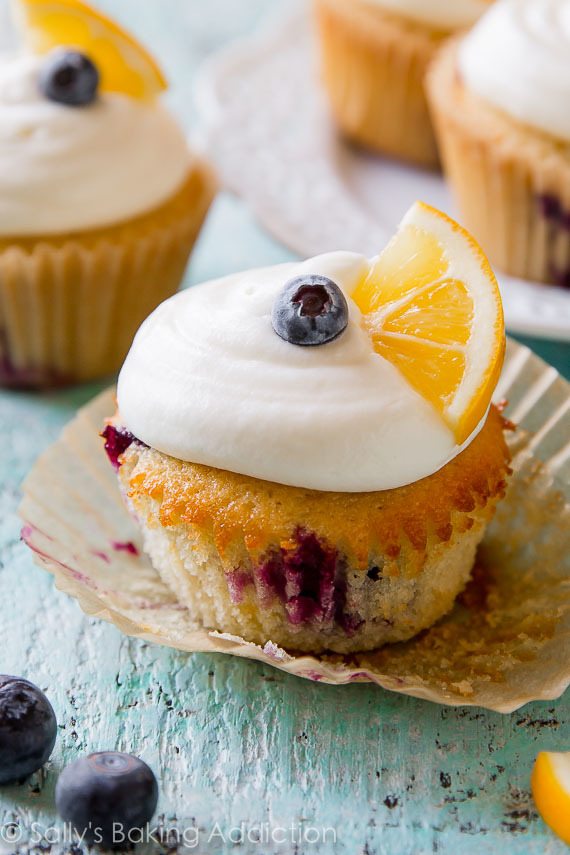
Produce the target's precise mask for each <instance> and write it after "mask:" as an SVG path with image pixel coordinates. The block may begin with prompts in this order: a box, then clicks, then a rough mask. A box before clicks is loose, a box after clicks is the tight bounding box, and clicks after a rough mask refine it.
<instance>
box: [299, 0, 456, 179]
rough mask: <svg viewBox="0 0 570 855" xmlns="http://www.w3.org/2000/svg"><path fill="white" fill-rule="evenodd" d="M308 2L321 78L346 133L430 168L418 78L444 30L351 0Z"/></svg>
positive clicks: (433, 154)
mask: <svg viewBox="0 0 570 855" xmlns="http://www.w3.org/2000/svg"><path fill="white" fill-rule="evenodd" d="M315 8H316V13H317V24H318V29H319V33H320V40H321V54H322V70H323V79H324V83H325V86H326V89H327V90H328V94H329V100H330V102H331V107H332V110H333V113H334V115H335V117H336V120H337V122H338V124H339V126H340V127H341V129H342V130H343V132H344V133H345V134H346V136H347V137H348V138H349V139H352V140H353V141H355V142H357V143H360V144H362V145H364V146H366V147H369V148H372V149H374V150H377V151H380V152H383V153H386V154H389V155H393V156H395V157H399V158H403V159H405V160H409V161H412V162H413V163H418V164H420V165H423V166H428V167H437V166H438V164H439V157H438V152H437V144H436V141H435V136H434V132H433V129H432V125H431V119H430V116H429V110H428V106H427V102H426V97H425V93H424V77H425V73H426V70H427V67H428V64H429V62H430V61H431V60H432V58H433V56H434V55H435V53H436V51H437V49H438V47H439V45H440V44H441V42H442V40H443V38H444V35H443V34H442V33H441V32H436V31H431V30H429V29H428V28H427V27H422V26H421V25H419V24H412V23H409V22H407V21H406V20H405V19H403V18H399V17H397V16H394V15H390V14H385V13H384V12H383V11H382V10H381V9H380V7H379V6H378V7H371V6H367V5H365V4H359V3H355V2H351V0H349V2H347V0H316V2H315Z"/></svg>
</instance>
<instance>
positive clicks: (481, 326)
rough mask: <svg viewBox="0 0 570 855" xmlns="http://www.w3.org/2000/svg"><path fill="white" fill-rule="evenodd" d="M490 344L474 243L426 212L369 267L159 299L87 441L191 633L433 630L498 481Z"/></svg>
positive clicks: (495, 329)
mask: <svg viewBox="0 0 570 855" xmlns="http://www.w3.org/2000/svg"><path fill="white" fill-rule="evenodd" d="M462 277H463V278H462ZM475 321H476V325H475V326H474V323H475ZM503 349H504V328H503V321H502V312H501V305H500V298H499V295H498V288H497V284H496V282H495V280H494V277H493V275H492V273H491V271H490V270H489V268H488V265H487V264H486V261H485V259H484V257H483V256H482V254H481V252H480V250H479V249H478V247H476V246H475V245H474V244H473V243H472V242H471V240H470V238H469V236H467V235H465V234H464V233H462V232H461V230H460V229H459V227H458V226H456V225H455V224H454V223H452V222H451V221H449V220H447V219H446V218H445V217H443V215H441V214H439V213H438V212H435V211H433V210H432V209H429V208H427V207H425V206H421V205H417V206H415V207H414V208H413V209H412V210H411V212H410V214H409V215H408V216H407V218H406V219H405V221H404V224H403V226H402V229H401V231H400V233H399V234H398V235H397V237H396V239H395V240H394V242H393V243H392V244H390V245H389V247H388V249H387V250H386V251H385V252H384V253H383V255H382V256H380V258H379V259H375V260H373V261H372V262H369V261H368V260H367V259H365V258H363V257H362V256H359V255H355V254H352V253H332V254H330V255H325V256H319V257H317V258H314V259H310V260H309V261H307V262H305V263H303V264H292V265H284V266H278V267H274V268H269V269H262V270H254V271H247V272H245V273H242V274H237V275H234V276H231V277H226V278H224V279H221V280H217V281H214V282H210V283H206V284H204V285H201V286H197V287H195V288H192V289H190V290H189V291H186V292H183V293H182V294H179V295H177V296H176V297H174V298H172V299H170V300H168V301H166V302H165V303H163V304H162V306H160V307H159V308H158V309H157V310H156V311H155V312H154V313H153V314H152V315H151V316H150V317H149V318H148V319H147V320H146V321H145V323H144V324H143V326H142V327H141V329H140V331H139V332H138V334H137V336H136V338H135V341H134V343H133V347H132V348H131V351H130V353H129V356H128V357H127V360H126V362H125V365H124V367H123V369H122V372H121V375H120V378H119V386H118V406H119V412H118V414H117V416H116V418H115V419H114V420H113V422H112V423H111V424H110V425H108V426H107V427H106V429H105V431H104V434H103V435H104V437H105V440H106V449H107V452H108V454H109V457H110V458H111V461H112V462H113V464H114V465H115V466H116V467H117V468H118V474H119V481H120V484H121V488H122V491H123V494H124V495H125V497H126V499H127V502H128V504H129V506H130V508H131V510H133V511H134V514H135V517H136V519H137V521H138V522H139V524H140V526H141V529H142V533H143V537H144V544H145V549H146V550H147V552H148V554H149V555H150V557H151V559H152V562H153V564H154V566H155V567H156V569H157V570H158V571H159V573H160V574H161V576H162V577H163V579H164V581H165V582H166V583H167V584H168V585H169V586H170V587H171V588H172V589H173V590H174V592H175V593H176V596H177V598H178V600H179V601H180V602H182V603H183V604H185V605H187V606H188V608H189V609H190V612H191V614H192V615H193V616H194V617H195V618H198V619H199V620H201V621H202V623H203V624H204V625H205V626H206V627H209V628H212V629H218V630H220V631H224V632H230V633H236V634H239V635H241V636H242V637H244V638H245V639H246V640H248V641H254V642H257V643H262V644H263V643H265V642H266V641H268V640H271V641H273V642H275V643H277V644H280V645H284V646H287V647H292V648H296V649H300V650H307V651H312V652H319V651H322V650H326V649H330V650H335V651H338V652H350V651H358V650H369V649H372V648H375V647H377V646H379V645H381V644H383V643H386V642H393V641H399V640H403V639H406V638H410V637H411V636H412V635H414V634H415V633H417V632H418V631H419V630H421V629H423V628H425V627H426V626H429V625H431V624H432V623H433V622H434V621H435V620H437V619H438V618H439V617H441V616H442V615H443V614H445V613H446V612H447V611H448V610H449V609H450V608H451V606H452V605H453V602H454V599H455V597H456V596H457V594H458V593H459V591H460V590H461V589H462V588H463V587H464V586H465V584H466V582H467V580H468V578H469V575H470V573H471V569H472V567H473V562H474V557H475V550H476V547H477V544H478V543H479V541H480V540H481V538H482V537H483V534H484V531H485V528H486V525H487V523H488V521H489V520H490V518H491V516H492V514H493V512H494V509H495V506H496V504H497V502H498V501H499V499H500V498H501V497H502V496H503V494H504V489H505V479H506V477H507V474H508V452H507V449H506V446H505V443H504V439H503V423H502V419H501V417H500V416H499V414H498V413H497V411H496V410H489V403H490V398H491V394H492V392H493V389H494V385H495V383H496V380H497V377H498V373H499V371H500V367H501V364H502V357H503Z"/></svg>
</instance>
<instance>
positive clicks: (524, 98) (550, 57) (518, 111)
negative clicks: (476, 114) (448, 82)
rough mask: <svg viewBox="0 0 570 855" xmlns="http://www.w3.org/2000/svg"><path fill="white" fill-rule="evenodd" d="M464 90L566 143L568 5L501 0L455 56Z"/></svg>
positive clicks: (569, 122) (559, 0)
mask: <svg viewBox="0 0 570 855" xmlns="http://www.w3.org/2000/svg"><path fill="white" fill-rule="evenodd" d="M459 68H460V72H461V74H462V77H463V80H464V82H465V86H466V87H467V88H468V89H469V90H471V91H472V92H474V93H475V94H476V95H478V96H480V97H481V98H483V99H484V100H485V101H487V102H488V103H489V104H492V105H493V106H495V107H498V108H499V109H500V110H502V111H504V112H505V113H507V114H508V115H509V116H511V117H512V118H513V119H516V120H518V121H520V122H523V123H524V124H527V125H530V126H531V127H534V128H537V129H539V130H542V131H546V133H548V134H551V135H552V136H554V137H557V138H560V139H563V140H570V110H569V109H568V105H569V104H570V0H540V2H537V0H502V2H500V3H497V4H496V5H494V6H493V8H492V9H490V11H489V12H488V13H487V14H486V15H485V16H484V17H483V18H482V19H481V21H479V23H478V24H477V25H476V26H475V27H474V29H473V30H472V31H471V32H470V33H469V35H467V36H466V37H465V39H464V41H463V43H462V44H461V47H460V51H459Z"/></svg>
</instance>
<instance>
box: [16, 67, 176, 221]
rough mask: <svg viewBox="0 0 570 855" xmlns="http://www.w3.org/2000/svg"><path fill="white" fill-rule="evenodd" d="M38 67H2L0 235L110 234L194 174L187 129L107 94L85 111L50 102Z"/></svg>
mask: <svg viewBox="0 0 570 855" xmlns="http://www.w3.org/2000/svg"><path fill="white" fill-rule="evenodd" d="M42 61H45V60H42V58H41V57H37V56H32V55H27V54H22V55H20V56H17V57H14V56H5V57H3V58H2V61H1V62H0V234H1V235H4V236H10V235H11V236H18V237H20V236H26V235H31V236H33V235H41V234H58V233H63V232H68V231H80V230H82V229H92V228H99V227H104V226H110V225H114V224H116V223H120V222H122V221H125V220H128V219H130V218H132V217H136V216H138V215H141V214H145V213H147V212H148V211H150V210H152V209H153V208H155V207H158V206H159V205H161V204H162V203H163V202H165V201H166V200H167V199H168V198H169V197H170V196H171V195H173V194H174V193H175V192H176V191H177V190H178V189H179V188H180V187H181V186H182V184H183V182H184V179H185V177H186V175H187V174H188V169H189V165H190V153H189V149H188V144H187V142H186V139H185V136H184V133H183V131H182V130H181V128H180V127H179V125H178V123H177V122H176V121H175V119H174V118H173V117H172V116H171V115H170V114H169V113H168V111H167V110H166V109H165V108H164V107H163V106H162V105H161V104H160V103H159V102H157V101H138V100H135V99H133V98H129V97H126V96H123V95H119V94H104V95H101V96H100V97H99V98H98V99H97V101H96V102H95V103H94V104H92V105H90V106H88V107H81V108H73V107H66V106H64V105H61V104H56V103H54V102H53V101H48V100H47V99H46V98H45V97H44V96H43V95H42V94H41V93H40V90H39V87H38V75H39V70H40V67H41V63H42Z"/></svg>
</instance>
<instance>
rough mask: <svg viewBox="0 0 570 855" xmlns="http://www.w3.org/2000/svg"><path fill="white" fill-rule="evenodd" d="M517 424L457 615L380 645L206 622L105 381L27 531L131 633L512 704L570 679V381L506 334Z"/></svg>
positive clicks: (34, 504)
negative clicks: (143, 488) (125, 447)
mask: <svg viewBox="0 0 570 855" xmlns="http://www.w3.org/2000/svg"><path fill="white" fill-rule="evenodd" d="M502 398H507V399H508V400H509V406H508V409H507V411H506V414H507V415H508V416H509V418H511V419H513V420H514V421H516V422H517V423H518V424H519V426H520V427H519V429H518V430H517V431H516V432H515V433H513V434H512V435H511V445H512V452H513V455H514V456H513V468H514V474H513V478H512V483H511V486H510V489H509V492H508V494H507V497H506V498H505V500H504V501H503V502H502V503H501V504H500V506H499V509H498V511H497V514H496V516H495V519H494V521H493V522H492V524H491V525H490V527H489V529H488V532H487V534H486V536H485V539H484V542H483V546H482V548H481V549H480V552H479V558H478V562H477V564H476V568H475V571H474V581H473V582H472V583H471V584H470V585H469V586H468V589H467V591H466V592H465V594H464V595H462V597H461V598H460V601H459V602H458V603H457V605H456V606H455V608H454V610H453V612H452V613H451V614H450V615H448V616H447V617H445V618H443V619H442V620H441V621H440V622H439V623H438V624H436V625H435V626H434V627H433V628H432V629H430V630H427V631H425V632H424V633H422V634H421V635H419V636H417V637H416V638H414V639H412V640H411V641H408V642H405V643H401V644H394V645H388V646H386V647H384V648H381V649H380V650H378V651H374V652H373V653H366V654H351V655H350V656H342V655H319V656H308V655H304V654H303V655H299V654H296V653H295V651H291V650H283V649H281V648H279V647H277V646H276V645H275V644H273V643H272V641H271V639H267V643H266V644H265V645H263V646H257V645H255V644H251V643H248V642H247V641H245V640H244V639H242V638H239V637H236V636H232V635H228V634H225V633H224V632H223V627H221V628H220V630H221V631H220V632H212V631H208V630H207V629H204V628H203V627H201V626H200V625H199V623H198V622H197V621H196V620H195V618H194V617H193V615H192V614H191V613H190V612H189V611H187V610H186V609H184V608H183V607H181V606H180V605H179V603H178V602H177V601H176V598H175V596H174V595H173V594H172V592H171V591H170V590H169V589H168V588H167V587H166V586H165V585H164V583H163V582H162V581H161V579H160V577H159V576H158V574H157V573H156V571H155V570H154V569H153V568H152V566H151V565H150V562H149V561H148V559H147V558H146V557H145V556H144V555H143V554H142V551H141V538H140V534H139V532H138V530H137V528H136V525H135V523H134V522H133V520H132V519H131V517H130V516H129V514H128V513H127V511H126V509H125V507H124V505H123V502H122V500H121V497H120V495H119V490H118V486H117V481H116V474H115V472H114V471H113V470H112V468H111V466H110V465H109V463H108V461H107V459H106V455H105V452H104V450H103V444H102V441H101V439H100V437H99V431H100V430H101V425H102V424H103V421H104V419H105V418H106V417H108V416H110V415H111V414H112V413H113V412H114V410H115V401H114V392H113V390H108V391H106V392H104V393H103V394H102V395H100V396H99V397H98V398H96V399H95V400H94V401H93V402H92V403H90V404H89V405H88V406H87V407H85V408H83V409H82V410H80V412H79V413H78V415H77V417H76V418H75V419H74V420H73V421H72V422H71V423H70V425H69V426H68V427H67V428H66V429H65V430H64V432H63V434H62V436H61V438H60V439H59V440H58V442H56V443H55V445H53V446H52V447H51V448H50V449H48V451H47V452H46V453H45V454H44V455H43V456H42V457H41V458H40V459H39V461H38V462H37V464H36V466H35V468H34V470H33V471H32V473H31V474H30V476H29V477H28V479H27V481H26V483H25V485H24V499H23V502H22V506H21V515H22V518H23V521H24V528H23V537H24V539H25V541H26V543H27V544H28V546H29V547H30V548H31V549H32V550H33V551H34V553H35V558H36V561H37V562H38V563H39V564H40V565H41V566H43V567H44V568H45V569H47V570H49V571H50V572H52V573H53V574H54V576H55V581H56V585H57V586H58V588H60V589H61V590H62V591H65V592H66V593H68V594H70V595H71V596H73V597H75V598H76V599H77V600H78V601H79V603H80V605H81V607H82V608H83V609H84V611H85V612H87V614H89V615H94V616H97V617H100V618H103V619H104V620H107V621H110V622H111V623H114V624H115V625H116V626H117V627H118V628H119V629H120V630H122V631H123V632H125V633H127V634H128V635H133V636H137V637H139V638H143V639H145V640H147V641H153V642H157V643H159V644H165V645H168V646H171V647H175V648H179V649H181V650H186V651H193V652H211V653H230V654H232V655H235V656H241V657H244V658H248V659H256V660H259V661H262V662H265V663H267V664H269V665H273V666H275V667H277V668H280V669H281V670H283V671H287V672H288V673H290V674H294V675H296V676H299V677H305V678H308V679H311V680H316V681H322V682H326V683H333V684H344V683H352V682H369V681H370V682H374V683H376V684H378V685H379V686H382V687H384V688H386V689H390V690H392V691H395V692H400V693H402V694H406V695H413V696H415V697H420V698H425V699H428V700H431V701H435V702H437V703H441V704H450V705H469V706H481V707H486V708H488V709H492V710H496V711H499V712H511V711H512V710H515V709H517V708H518V707H520V706H522V705H523V704H525V703H527V702H529V701H533V700H546V699H552V698H556V697H558V696H559V695H560V694H561V693H562V692H563V691H564V689H565V688H566V687H567V686H568V684H569V683H570V583H569V581H568V580H569V574H570V549H569V546H570V543H569V532H570V442H569V437H570V386H569V384H568V383H566V382H565V381H564V380H563V379H562V378H560V377H559V375H558V374H557V372H556V371H555V370H554V369H553V368H551V367H549V366H548V365H546V364H545V363H544V362H542V361H541V360H540V359H538V357H536V356H534V354H532V352H531V351H530V350H528V348H525V347H522V346H521V345H518V344H516V343H514V342H512V341H511V342H509V345H508V350H507V358H506V363H505V368H504V371H503V375H502V379H501V381H500V384H499V387H498V390H497V397H496V400H497V401H499V400H500V399H502Z"/></svg>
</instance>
